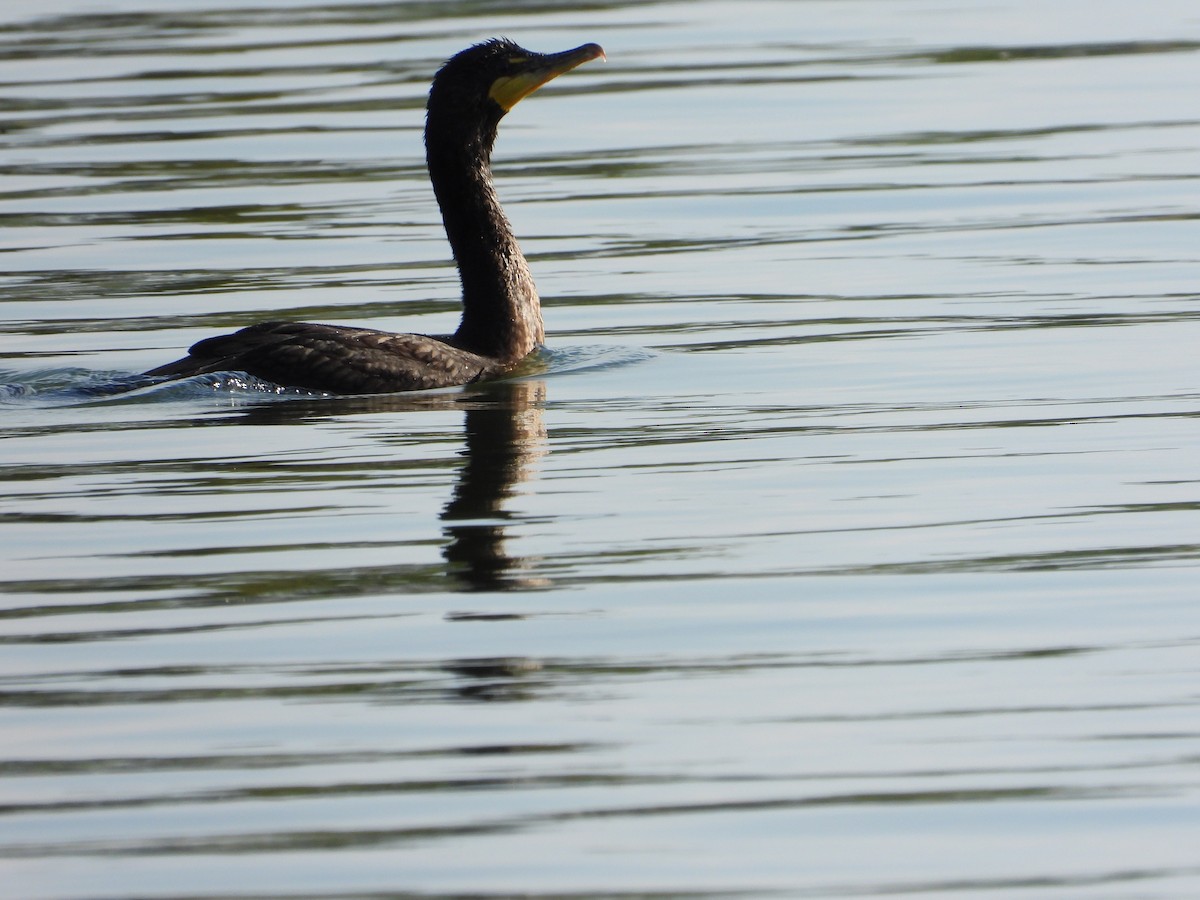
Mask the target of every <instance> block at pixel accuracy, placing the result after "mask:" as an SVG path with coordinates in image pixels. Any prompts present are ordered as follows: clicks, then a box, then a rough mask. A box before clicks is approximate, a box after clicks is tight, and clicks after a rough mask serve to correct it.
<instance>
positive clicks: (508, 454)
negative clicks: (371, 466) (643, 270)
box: [240, 380, 546, 619]
mask: <svg viewBox="0 0 1200 900" xmlns="http://www.w3.org/2000/svg"><path fill="white" fill-rule="evenodd" d="M545 397H546V386H545V384H544V383H543V382H541V381H532V380H531V381H497V382H491V383H488V384H486V385H479V386H476V387H472V388H468V389H465V390H463V391H461V392H457V393H453V394H434V393H427V394H391V395H382V394H375V395H370V396H358V397H322V398H319V399H316V398H314V399H311V400H309V399H304V398H296V399H289V400H287V401H286V402H280V403H261V404H255V405H254V406H251V407H248V408H247V409H245V410H244V411H243V415H242V417H241V418H240V421H242V422H245V421H247V420H249V421H251V422H252V423H254V424H270V425H281V424H298V423H304V422H309V421H312V420H314V419H321V418H328V417H330V416H346V415H360V414H363V413H380V412H418V411H421V410H457V409H461V410H463V412H464V415H465V431H466V441H465V446H464V449H463V450H462V455H463V457H464V458H465V462H464V464H463V466H462V468H461V469H459V472H458V481H457V483H456V484H455V486H454V492H453V494H452V495H451V497H450V499H449V501H448V502H447V503H446V505H445V506H444V507H443V509H442V513H441V516H440V518H441V520H442V522H443V523H444V527H443V534H444V535H445V536H446V537H447V538H448V541H447V543H446V546H445V547H444V548H443V550H442V556H443V558H444V559H445V560H446V563H447V574H448V575H449V576H450V577H451V578H453V579H455V580H456V581H457V582H458V584H459V585H460V586H461V587H462V588H463V589H465V590H469V591H506V590H518V589H522V588H530V587H538V586H541V585H543V584H545V583H546V582H545V581H544V580H543V579H539V578H536V577H534V576H531V575H530V574H528V569H529V568H530V565H531V563H532V560H528V559H522V558H520V557H515V556H513V555H512V554H511V552H510V551H509V549H508V547H507V540H506V535H505V530H506V528H507V526H508V524H509V523H510V522H511V521H512V514H511V513H509V512H507V511H506V510H505V508H504V506H505V502H506V501H507V500H508V499H509V498H510V497H512V496H513V495H514V494H515V493H517V492H518V490H519V486H520V485H521V483H522V482H524V481H527V480H528V479H529V477H530V475H531V473H532V471H533V466H534V463H535V462H536V461H537V460H538V459H539V458H540V457H541V456H543V455H544V454H545V452H546V426H545V424H544V422H543V420H542V404H543V402H544V400H545ZM397 575H398V576H399V577H402V575H401V573H397ZM510 615H511V614H502V613H460V614H455V618H479V619H484V618H498V617H510Z"/></svg>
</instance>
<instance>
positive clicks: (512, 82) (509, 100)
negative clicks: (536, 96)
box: [488, 44, 605, 112]
mask: <svg viewBox="0 0 1200 900" xmlns="http://www.w3.org/2000/svg"><path fill="white" fill-rule="evenodd" d="M604 58H605V57H604V48H602V47H601V46H600V45H599V44H584V45H583V46H582V47H576V48H575V49H574V50H564V51H563V52H562V53H550V54H547V55H545V56H541V55H539V56H533V57H530V58H529V59H528V60H527V61H526V64H527V68H526V69H524V70H523V71H521V72H518V73H517V74H515V75H504V76H501V77H500V78H497V79H496V81H495V82H494V83H493V84H492V87H491V89H490V90H489V91H488V96H489V97H491V98H492V99H493V100H495V101H496V104H497V105H498V106H499V107H500V108H501V109H502V110H504V111H505V112H508V111H509V110H510V109H512V108H513V107H514V106H516V105H517V104H518V103H519V102H520V101H522V100H523V99H525V98H526V97H528V96H529V95H530V94H532V93H533V92H534V91H536V90H537V89H538V88H540V87H541V86H542V85H543V84H545V83H546V82H547V81H550V80H551V79H552V78H557V77H558V76H559V75H561V74H562V73H563V72H570V71H571V70H572V69H574V68H575V67H576V66H581V65H583V64H584V63H585V62H590V61H591V60H593V59H604Z"/></svg>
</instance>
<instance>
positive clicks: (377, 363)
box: [146, 40, 604, 394]
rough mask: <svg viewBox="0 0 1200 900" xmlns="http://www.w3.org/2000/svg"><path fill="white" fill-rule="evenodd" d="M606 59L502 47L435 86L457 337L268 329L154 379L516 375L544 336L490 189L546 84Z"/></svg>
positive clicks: (438, 381) (356, 380) (437, 185)
mask: <svg viewBox="0 0 1200 900" xmlns="http://www.w3.org/2000/svg"><path fill="white" fill-rule="evenodd" d="M603 56H604V51H603V50H601V48H600V47H599V46H598V45H596V44H584V45H583V46H581V47H577V48H575V49H574V50H568V51H565V52H563V53H556V54H540V53H532V52H530V51H528V50H524V49H522V48H521V47H519V46H517V45H516V44H514V43H512V42H511V41H503V40H494V41H487V42H486V43H483V44H478V45H476V46H474V47H470V48H468V49H467V50H464V51H462V52H461V53H459V54H457V55H456V56H454V57H452V58H451V59H450V60H449V61H447V63H446V64H445V65H444V66H443V67H442V68H441V70H440V71H439V72H438V74H437V75H436V76H435V77H434V80H433V85H432V86H431V88H430V92H429V104H428V107H427V116H426V124H425V148H426V162H427V164H428V167H429V177H430V181H431V182H432V183H433V189H434V195H435V197H436V198H437V202H438V206H439V208H440V209H441V212H442V221H443V224H444V225H445V228H446V237H447V238H448V239H449V241H450V247H451V249H452V250H453V252H454V261H455V263H456V265H457V266H458V271H459V277H460V280H461V282H462V301H463V316H462V322H461V323H460V325H459V327H458V330H457V331H456V332H455V333H454V334H453V335H449V336H440V337H439V336H429V335H418V334H394V333H391V332H386V331H376V330H373V329H369V328H351V327H345V326H340V325H321V324H315V323H310V322H263V323H260V324H258V325H251V326H250V327H248V328H243V329H242V330H240V331H237V332H234V333H232V334H225V335H218V336H217V337H211V338H208V339H206V340H203V341H200V342H199V343H197V344H195V345H193V346H192V347H191V349H190V350H189V351H188V355H187V356H186V357H184V358H183V359H180V360H177V361H175V362H172V363H168V364H167V365H164V366H159V367H158V368H156V369H152V370H150V371H149V372H147V373H146V374H147V375H150V376H158V377H166V378H187V377H190V376H193V375H201V374H207V373H211V372H246V373H248V374H250V375H253V376H255V377H257V378H261V379H263V380H265V381H270V382H273V383H275V384H279V385H283V386H286V387H299V388H306V389H308V390H316V391H326V392H330V393H338V394H361V393H390V392H394V391H416V390H427V389H430V388H437V387H448V386H451V385H460V384H469V383H471V382H475V381H480V380H483V379H487V378H495V377H497V376H499V375H503V374H504V373H505V372H507V371H509V370H511V369H512V368H513V366H515V365H516V364H517V363H518V362H520V361H521V360H522V359H523V358H525V357H526V356H527V355H529V353H531V352H532V351H533V350H534V349H535V348H536V347H538V346H539V345H540V344H541V343H542V341H543V340H544V339H545V331H544V328H543V325H542V313H541V302H540V300H539V298H538V294H537V288H536V287H535V286H534V283H533V277H532V276H531V275H530V272H529V265H528V263H527V262H526V260H525V256H524V254H523V253H522V252H521V248H520V245H519V244H518V243H517V240H516V237H515V236H514V235H513V232H512V226H511V225H510V224H509V222H508V219H507V217H506V216H505V215H504V211H503V209H502V208H501V206H500V201H499V199H498V198H497V196H496V191H495V188H494V186H493V184H492V171H491V153H492V147H493V145H494V143H495V140H496V132H497V128H498V126H499V123H500V119H501V118H503V116H504V114H505V113H507V112H508V111H509V110H510V109H511V108H512V107H513V106H514V105H515V104H516V103H517V102H519V101H520V100H521V99H522V98H524V97H526V96H528V95H529V94H530V93H532V92H533V91H535V90H537V88H539V87H540V86H541V85H543V84H545V83H546V82H547V81H549V80H550V79H552V78H554V77H555V76H557V75H560V74H562V73H563V72H567V71H569V70H570V69H573V68H575V67H576V66H578V65H581V64H582V63H585V62H587V61H589V60H592V59H597V58H602V57H603Z"/></svg>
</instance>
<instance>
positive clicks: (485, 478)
mask: <svg viewBox="0 0 1200 900" xmlns="http://www.w3.org/2000/svg"><path fill="white" fill-rule="evenodd" d="M501 386H502V387H503V390H496V388H499V387H501ZM545 397H546V386H545V384H543V383H542V382H540V381H515V382H503V383H501V384H500V385H493V386H492V390H490V391H488V392H487V393H486V394H481V395H479V396H477V397H475V398H474V399H473V402H471V403H470V405H468V407H467V410H466V447H465V448H464V450H463V456H465V457H466V464H465V465H464V466H463V468H462V469H461V471H460V472H459V475H458V483H457V484H456V485H455V487H454V495H453V496H452V497H451V498H450V502H449V503H447V504H446V506H445V508H444V509H443V510H442V521H443V522H445V523H446V526H445V528H444V529H443V530H444V533H445V534H446V536H447V537H449V538H450V542H449V543H448V544H447V545H446V547H445V549H444V550H443V551H442V555H443V556H444V557H445V559H446V562H447V563H448V564H449V572H450V574H451V575H453V576H454V577H456V578H458V579H459V580H460V581H461V582H462V584H463V585H464V586H465V587H467V588H469V589H471V590H512V589H514V588H527V587H535V586H537V585H538V584H540V583H542V582H541V581H540V580H539V579H536V578H531V577H529V576H528V575H522V573H523V572H525V571H526V570H527V569H528V567H529V561H528V560H524V559H521V558H519V557H514V556H512V555H511V554H510V552H509V550H508V548H507V541H506V537H505V527H506V523H507V522H508V521H510V519H511V513H509V512H507V511H506V510H505V509H504V503H505V501H506V500H507V499H508V498H509V497H511V496H512V495H513V494H514V493H516V492H517V488H518V486H519V485H520V484H521V483H522V482H524V481H526V480H527V479H528V478H529V476H530V473H531V471H532V468H533V464H534V463H535V462H536V461H537V460H538V459H539V458H540V457H541V456H542V455H544V454H545V452H546V450H545V445H546V426H545V423H544V422H543V421H542V403H543V402H544V400H545Z"/></svg>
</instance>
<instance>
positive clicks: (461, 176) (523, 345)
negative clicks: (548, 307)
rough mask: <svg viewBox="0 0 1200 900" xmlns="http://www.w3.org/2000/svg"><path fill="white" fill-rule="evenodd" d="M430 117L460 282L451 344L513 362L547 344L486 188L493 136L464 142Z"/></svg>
mask: <svg viewBox="0 0 1200 900" xmlns="http://www.w3.org/2000/svg"><path fill="white" fill-rule="evenodd" d="M456 131H457V129H453V128H447V127H445V126H443V125H442V124H440V123H439V122H438V121H437V120H436V119H435V118H433V117H432V116H431V118H430V121H429V123H428V125H427V127H426V132H425V142H426V159H427V162H428V164H429V176H430V179H431V180H432V181H433V191H434V194H435V195H436V196H437V201H438V206H439V207H440V208H441V211H442V221H443V222H444V223H445V226H446V236H447V237H448V238H449V240H450V247H451V249H452V250H453V251H454V261H455V262H456V263H457V264H458V272H459V277H460V278H461V280H462V292H463V317H462V324H460V325H459V327H458V331H457V332H455V334H454V338H453V341H454V343H455V344H456V345H458V346H460V347H462V348H463V349H466V350H470V351H472V352H474V353H479V354H481V355H483V356H490V357H496V358H498V359H500V360H501V361H503V362H516V361H517V360H519V359H521V358H522V357H524V356H526V355H527V354H528V353H529V352H530V351H532V350H533V348H534V347H536V346H537V345H538V344H540V343H541V342H542V340H543V339H544V337H545V334H544V331H543V328H542V311H541V304H540V302H539V300H538V295H537V289H536V288H535V287H534V285H533V277H532V276H531V275H530V274H529V266H528V264H527V263H526V262H525V256H524V254H522V253H521V248H520V246H518V244H517V240H516V238H515V237H513V233H512V226H511V225H510V224H509V222H508V219H507V218H506V217H505V215H504V211H503V210H502V209H501V208H500V201H499V200H498V199H497V197H496V190H495V188H494V187H493V185H492V170H491V149H492V141H493V140H494V139H495V131H494V129H492V130H491V131H490V132H488V133H485V134H482V135H470V136H466V137H464V135H462V134H461V132H459V133H456Z"/></svg>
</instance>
